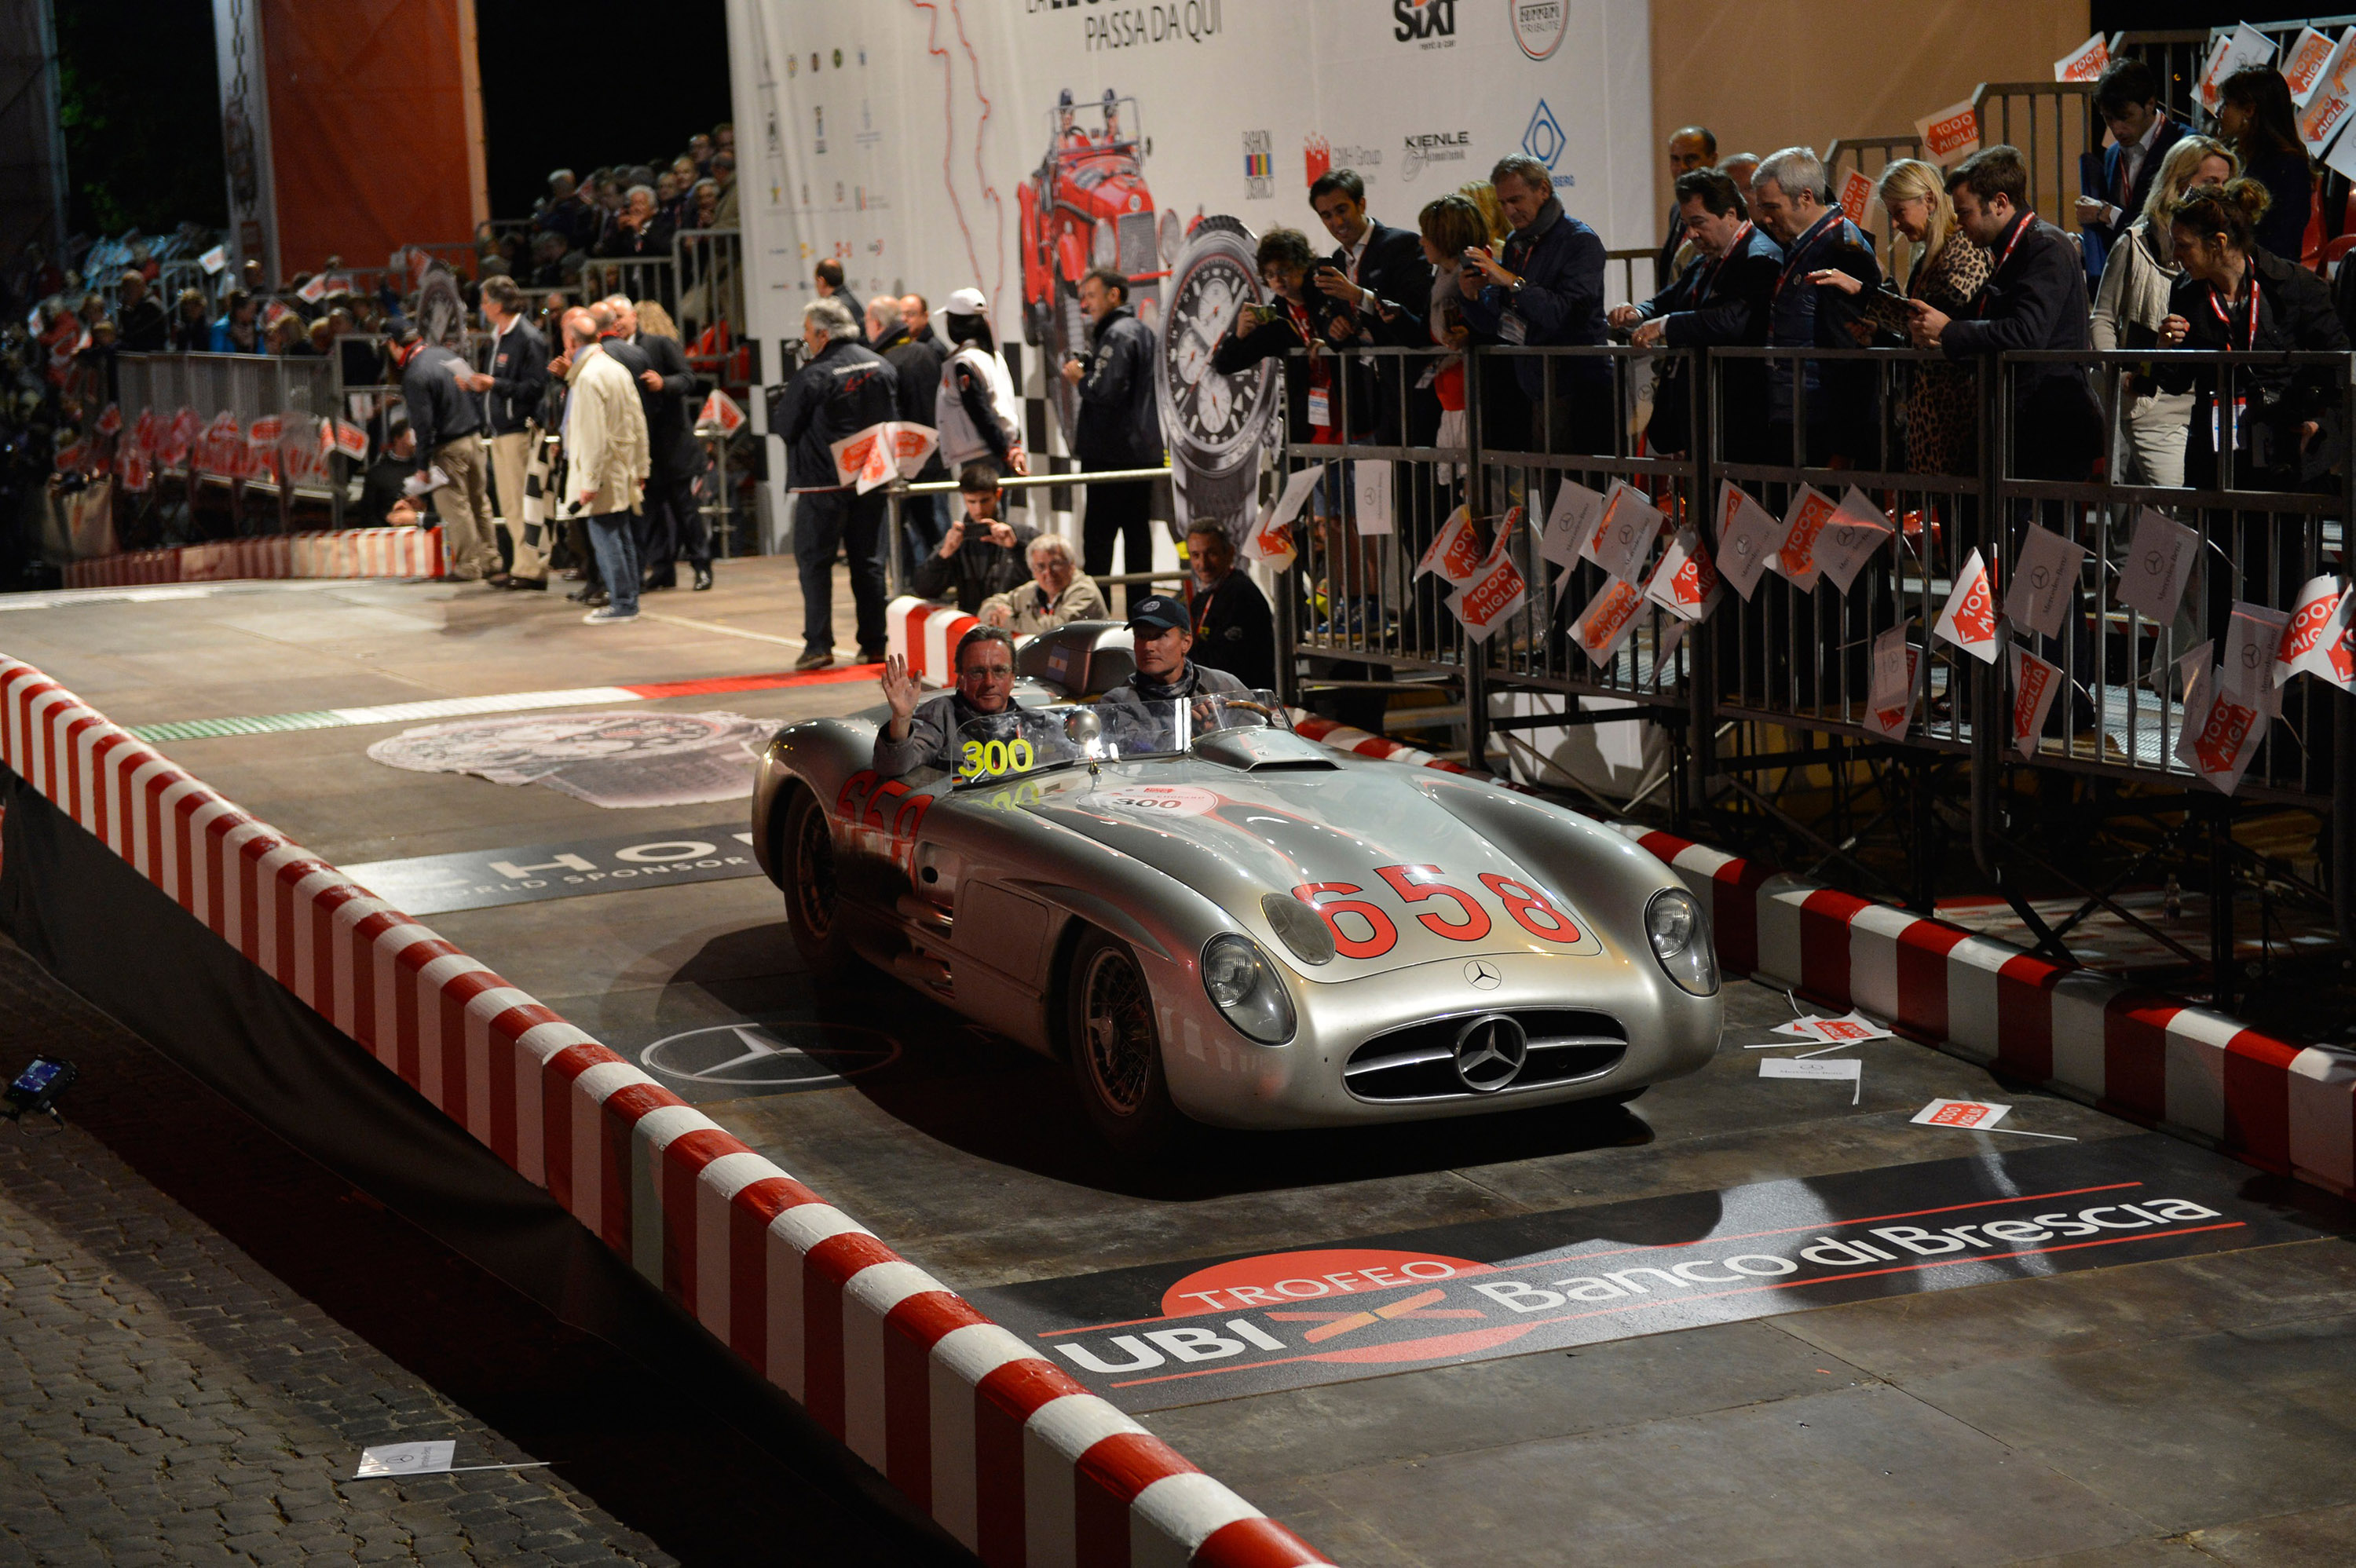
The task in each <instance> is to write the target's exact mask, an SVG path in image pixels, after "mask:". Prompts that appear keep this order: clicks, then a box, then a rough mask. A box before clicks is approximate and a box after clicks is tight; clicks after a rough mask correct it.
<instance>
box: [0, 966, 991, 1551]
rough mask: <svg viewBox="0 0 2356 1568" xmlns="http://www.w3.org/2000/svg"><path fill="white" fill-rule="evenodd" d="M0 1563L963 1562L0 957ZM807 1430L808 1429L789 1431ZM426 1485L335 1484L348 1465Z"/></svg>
mask: <svg viewBox="0 0 2356 1568" xmlns="http://www.w3.org/2000/svg"><path fill="white" fill-rule="evenodd" d="M36 1050H38V1051H46V1052H48V1053H51V1054H55V1055H60V1056H64V1057H66V1058H68V1059H69V1060H71V1061H74V1062H75V1063H76V1064H77V1065H78V1066H79V1067H80V1071H81V1079H80V1082H79V1083H77V1084H76V1085H75V1086H74V1087H73V1088H72V1090H71V1091H70V1093H68V1094H67V1095H66V1096H65V1098H64V1101H63V1104H62V1108H63V1110H64V1113H65V1115H66V1125H64V1126H63V1127H62V1128H61V1129H60V1128H59V1127H56V1126H54V1125H51V1124H48V1123H47V1122H42V1123H40V1124H37V1125H10V1124H7V1123H5V1122H0V1568H14V1565H15V1564H18V1563H38V1564H59V1565H70V1568H85V1565H89V1564H103V1565H108V1568H138V1565H141V1564H148V1563H432V1564H435V1565H437V1568H439V1565H442V1564H460V1563H499V1564H509V1563H673V1562H685V1563H691V1564H695V1563H721V1564H726V1565H728V1568H736V1565H737V1564H747V1563H759V1564H763V1565H765V1568H766V1565H768V1564H779V1565H795V1568H798V1565H801V1564H810V1565H813V1568H816V1565H821V1564H822V1565H824V1568H836V1565H838V1564H853V1563H856V1564H871V1563H872V1564H879V1565H883V1564H888V1565H890V1568H913V1565H924V1564H932V1563H942V1564H948V1563H957V1562H960V1561H963V1562H970V1561H971V1559H970V1558H968V1557H965V1556H964V1554H963V1553H962V1552H960V1551H959V1550H958V1548H957V1547H956V1545H955V1544H954V1543H953V1542H951V1541H948V1539H947V1538H946V1537H945V1536H943V1535H941V1534H940V1533H939V1532H938V1531H937V1529H935V1528H934V1527H932V1526H931V1525H929V1523H927V1522H926V1521H925V1520H922V1519H921V1518H919V1517H918V1516H916V1515H914V1514H913V1513H912V1512H911V1511H910V1510H908V1509H907V1507H906V1505H905V1502H903V1501H901V1500H899V1499H896V1498H895V1497H894V1496H893V1495H892V1494H890V1493H889V1491H888V1488H885V1487H884V1486H883V1482H882V1481H881V1479H880V1478H878V1477H874V1476H873V1474H872V1473H871V1472H867V1471H865V1470H864V1468H863V1467H860V1466H859V1465H858V1462H857V1461H856V1460H853V1459H851V1457H850V1456H848V1454H847V1453H845V1452H844V1451H843V1450H841V1447H840V1445H837V1444H835V1443H834V1442H833V1440H832V1439H831V1438H828V1437H826V1436H825V1435H823V1434H822V1433H816V1429H815V1428H814V1427H812V1426H811V1425H810V1424H809V1422H808V1421H807V1419H806V1418H805V1417H802V1416H800V1415H799V1414H798V1413H796V1412H793V1411H792V1410H791V1409H790V1408H789V1407H786V1406H784V1404H783V1402H782V1401H779V1400H776V1399H775V1398H774V1396H772V1395H771V1394H769V1393H768V1392H766V1391H765V1390H762V1389H760V1388H758V1387H757V1386H756V1385H755V1382H754V1380H752V1379H750V1378H748V1377H745V1376H744V1375H743V1374H742V1373H741V1371H740V1370H738V1369H736V1368H735V1367H734V1363H733V1362H731V1361H730V1360H728V1359H727V1357H726V1356H725V1353H724V1352H722V1351H720V1350H719V1349H717V1348H716V1347H712V1346H711V1345H709V1344H707V1343H705V1342H703V1341H702V1340H701V1339H700V1338H699V1337H697V1336H695V1335H694V1332H693V1330H691V1329H685V1328H683V1329H682V1332H681V1338H680V1347H679V1348H678V1349H672V1350H666V1351H665V1354H666V1355H667V1356H668V1357H669V1360H667V1361H666V1363H665V1365H664V1368H663V1370H661V1371H649V1370H648V1366H647V1365H646V1364H645V1363H643V1362H641V1361H639V1360H636V1359H634V1358H633V1357H631V1356H629V1355H626V1354H625V1353H623V1352H622V1351H620V1350H618V1349H616V1348H615V1347H614V1346H612V1345H610V1344H608V1343H606V1342H605V1340H603V1339H596V1338H594V1337H593V1336H591V1335H588V1334H585V1333H583V1332H581V1331H579V1330H577V1329H574V1328H570V1327H568V1326H567V1325H565V1324H564V1323H563V1322H562V1321H560V1320H558V1319H556V1318H555V1317H551V1316H550V1315H549V1314H548V1313H546V1312H545V1311H544V1310H542V1309H541V1307H539V1306H538V1305H537V1304H535V1303H533V1302H531V1301H530V1300H529V1299H527V1298H526V1297H524V1296H520V1295H519V1294H518V1293H516V1292H515V1291H513V1290H511V1289H509V1287H508V1286H506V1285H503V1284H501V1283H499V1282H498V1280H496V1279H494V1278H492V1277H491V1276H490V1275H487V1274H485V1273H484V1272H483V1271H482V1270H481V1269H479V1268H477V1266H476V1265H475V1264H472V1263H471V1262H469V1261H468V1260H466V1259H465V1258H463V1257H461V1256H459V1255H458V1254H457V1253H454V1252H452V1251H450V1250H449V1249H447V1248H445V1247H444V1246H442V1245H441V1244H440V1243H437V1242H436V1241H434V1238H432V1237H431V1236H429V1235H427V1234H425V1233H424V1232H422V1231H420V1230H418V1229H417V1228H416V1227H414V1226H412V1225H411V1224H410V1223H409V1222H408V1221H405V1220H402V1218H401V1217H400V1216H398V1215H396V1214H394V1213H391V1212H390V1211H387V1210H386V1209H385V1208H384V1206H383V1205H382V1204H380V1203H379V1202H377V1201H376V1200H374V1199H372V1198H370V1197H369V1196H368V1195H367V1194H366V1193H364V1192H362V1191H360V1190H359V1189H356V1188H354V1187H352V1186H351V1185H350V1184H349V1183H348V1182H347V1181H345V1180H343V1179H341V1178H339V1177H337V1175H336V1174H335V1173H333V1172H331V1171H328V1170H327V1169H325V1168H322V1167H320V1166H318V1165H316V1164H314V1163H312V1162H311V1161H310V1160H308V1159H306V1158H305V1157H303V1156H301V1155H299V1154H297V1153H296V1152H295V1151H294V1150H293V1149H291V1148H289V1147H287V1146H286V1145H285V1144H284V1143H283V1142H281V1141H280V1140H278V1139H277V1138H275V1137H273V1136H271V1135H270V1134H268V1133H267V1132H265V1131H263V1130H262V1129H260V1128H259V1127H257V1126H255V1125H253V1124H252V1123H251V1122H249V1121H248V1120H246V1118H244V1117H243V1116H242V1115H241V1114H240V1113H238V1112H237V1110H236V1109H235V1108H234V1107H233V1106H231V1105H230V1104H228V1103H227V1102H226V1101H224V1100H222V1099H221V1098H220V1096H218V1095H216V1094H214V1093H212V1092H211V1091H210V1090H209V1089H208V1088H206V1087H205V1086H204V1085H203V1084H201V1083H198V1082H197V1081H196V1080H194V1079H193V1078H190V1077H189V1076H187V1074H186V1073H185V1072H182V1071H181V1070H180V1069H179V1068H178V1067H177V1066H176V1065H175V1064H174V1063H172V1062H171V1061H167V1060H166V1059H165V1058H164V1057H162V1056H161V1055H159V1054H158V1053H157V1052H155V1051H153V1050H151V1049H150V1048H149V1047H148V1046H147V1045H146V1044H145V1042H144V1041H143V1040H139V1039H138V1038H137V1037H135V1036H134V1035H132V1034H130V1033H129V1032H128V1031H126V1030H124V1029H122V1028H121V1027H120V1026H119V1025H117V1024H115V1023H114V1022H113V1021H112V1019H108V1018H106V1017H105V1016H104V1015H102V1014H101V1013H99V1012H97V1011H96V1010H95V1009H93V1008H90V1007H89V1006H88V1005H87V1004H85V1003H83V1002H82V1001H81V1000H80V998H79V997H75V996H73V995H72V994H71V993H70V992H68V991H66V990H65V989H63V988H62V987H59V986H58V985H57V984H56V983H55V982H54V981H53V980H51V979H50V978H49V977H48V976H47V975H46V974H45V973H43V972H42V971H41V970H40V969H38V968H37V966H36V965H34V964H33V963H32V962H31V960H30V959H29V958H27V956H26V955H25V954H24V953H23V952H22V951H21V950H19V949H18V948H16V946H15V945H13V944H10V943H9V942H8V941H7V940H6V938H5V937H0V1072H5V1073H6V1074H9V1075H13V1074H14V1073H15V1072H16V1070H17V1069H18V1068H19V1067H21V1066H22V1065H23V1063H24V1061H26V1060H27V1058H29V1057H30V1056H31V1055H32V1054H33V1053H34V1051H36ZM814 1434H815V1435H814ZM430 1439H449V1440H455V1442H456V1444H457V1453H456V1456H455V1463H457V1464H459V1465H462V1466H463V1465H494V1464H501V1463H510V1462H518V1461H524V1460H551V1461H553V1462H554V1465H553V1467H550V1468H540V1469H515V1470H480V1471H475V1472H471V1473H464V1474H454V1475H448V1476H442V1477H414V1478H410V1479H406V1480H402V1481H393V1480H366V1481H363V1480H355V1479H353V1478H351V1477H352V1471H353V1470H354V1468H355V1467H357V1465H358V1463H359V1455H360V1450H361V1449H362V1448H364V1447H367V1446H370V1445H376V1444H380V1443H388V1442H399V1441H404V1440H407V1441H420V1440H430Z"/></svg>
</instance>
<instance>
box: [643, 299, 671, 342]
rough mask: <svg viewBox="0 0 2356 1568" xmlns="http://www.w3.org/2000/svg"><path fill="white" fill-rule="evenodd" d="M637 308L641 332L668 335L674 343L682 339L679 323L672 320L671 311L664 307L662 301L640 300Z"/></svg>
mask: <svg viewBox="0 0 2356 1568" xmlns="http://www.w3.org/2000/svg"><path fill="white" fill-rule="evenodd" d="M637 312H638V330H639V331H640V332H642V333H648V334H651V335H652V336H656V337H668V338H669V339H670V340H671V341H672V342H673V343H677V342H679V341H680V336H679V324H678V323H677V322H674V321H673V320H671V318H670V312H669V311H667V310H665V309H663V307H662V304H661V302H659V301H658V300H640V301H639V302H638V303H637Z"/></svg>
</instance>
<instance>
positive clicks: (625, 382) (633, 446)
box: [564, 305, 648, 626]
mask: <svg viewBox="0 0 2356 1568" xmlns="http://www.w3.org/2000/svg"><path fill="white" fill-rule="evenodd" d="M612 325H614V322H613V316H612V314H611V313H610V312H608V311H607V310H606V309H605V306H603V305H593V306H591V307H589V308H588V309H586V310H572V311H568V312H566V313H565V316H564V350H565V357H566V358H567V359H568V360H570V361H571V364H570V367H569V368H567V370H566V371H565V375H564V380H565V385H566V386H567V388H568V389H569V390H568V392H567V393H566V396H565V399H564V464H565V477H564V507H565V509H566V511H567V512H568V513H570V514H572V515H573V516H575V517H580V518H581V519H582V521H583V522H584V523H585V524H587V525H588V528H589V545H590V548H591V549H594V550H595V551H596V552H597V570H598V571H599V572H601V573H602V574H603V575H604V577H605V592H607V593H608V594H609V595H610V596H611V598H610V601H609V603H606V604H605V605H604V606H602V607H601V608H598V609H595V610H592V611H590V612H589V613H588V614H587V615H585V616H584V617H582V618H583V619H584V621H586V622H587V623H588V624H591V625H593V626H597V625H605V624H610V623H612V622H615V621H630V620H635V619H637V613H638V550H637V538H636V535H635V533H634V531H633V528H632V526H631V518H632V515H633V514H635V513H636V512H637V509H638V507H639V504H640V503H639V496H640V492H641V491H642V490H643V489H644V487H645V485H646V482H647V473H648V455H647V416H646V411H645V410H644V409H643V408H642V407H641V406H640V405H639V403H638V388H637V382H635V381H634V380H632V379H630V373H629V371H627V370H626V369H624V368H622V366H621V364H620V362H619V361H617V360H616V359H615V358H614V357H613V356H612V355H610V354H607V353H606V352H605V350H604V349H603V348H601V347H598V346H597V339H598V336H600V335H601V334H602V333H604V332H605V330H606V329H608V328H610V327H611V326H612Z"/></svg>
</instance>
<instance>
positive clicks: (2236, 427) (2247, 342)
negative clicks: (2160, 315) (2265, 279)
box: [2209, 270, 2258, 451]
mask: <svg viewBox="0 0 2356 1568" xmlns="http://www.w3.org/2000/svg"><path fill="white" fill-rule="evenodd" d="M2247 277H2248V281H2249V284H2250V309H2249V316H2248V319H2247V321H2245V322H2244V334H2243V338H2242V341H2241V343H2240V344H2239V345H2238V347H2241V348H2242V349H2244V351H2246V350H2249V349H2252V348H2255V347H2257V346H2258V275H2257V273H2256V272H2255V271H2254V270H2253V271H2252V272H2249V273H2248V274H2247ZM2209 308H2210V309H2211V310H2212V311H2215V312H2216V313H2217V320H2218V323H2219V325H2222V326H2223V327H2224V329H2225V347H2227V348H2229V349H2230V348H2233V347H2237V346H2236V345H2235V343H2234V342H2233V315H2232V314H2230V313H2228V312H2227V310H2226V309H2225V302H2224V301H2222V300H2221V299H2219V298H2218V297H2217V291H2216V290H2215V289H2214V288H2211V290H2210V291H2209ZM2225 401H2226V400H2225V399H2223V398H2222V397H2220V398H2219V399H2218V400H2217V401H2216V404H2215V406H2214V407H2212V408H2211V410H2210V428H2209V440H2210V443H2211V446H2212V447H2213V448H2214V449H2216V450H2219V451H2222V450H2223V449H2224V448H2225V447H2226V446H2228V445H2231V446H2236V447H2239V446H2245V445H2247V444H2248V443H2249V440H2250V432H2249V431H2248V430H2247V429H2246V428H2244V425H2243V422H2242V415H2243V414H2244V412H2245V411H2247V410H2248V408H2249V403H2250V400H2249V399H2248V398H2247V397H2244V396H2242V395H2240V394H2236V395H2235V396H2234V398H2233V411H2232V413H2231V415H2230V418H2231V421H2232V422H2231V423H2230V424H2228V423H2227V422H2226V421H2227V419H2228V417H2229V416H2228V414H2227V411H2226V408H2225Z"/></svg>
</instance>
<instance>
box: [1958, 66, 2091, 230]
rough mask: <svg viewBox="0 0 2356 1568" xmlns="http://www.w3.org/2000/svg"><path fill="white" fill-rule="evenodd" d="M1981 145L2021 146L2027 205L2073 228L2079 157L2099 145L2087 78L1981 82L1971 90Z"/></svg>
mask: <svg viewBox="0 0 2356 1568" xmlns="http://www.w3.org/2000/svg"><path fill="white" fill-rule="evenodd" d="M1972 107H1973V108H1974V109H1976V110H1977V111H1979V117H1980V145H1981V146H1983V147H1987V146H1994V145H1995V144H1997V143H1999V142H2002V143H2008V144H2011V145H2012V146H2015V147H2018V148H2019V149H2020V156H2021V161H2022V162H2024V163H2025V164H2027V165H2029V207H2030V208H2032V209H2033V210H2035V211H2038V212H2041V213H2046V214H2048V215H2050V217H2051V221H2053V222H2055V223H2058V224H2061V226H2063V227H2064V228H2068V229H2075V228H2076V227H2077V218H2076V204H2075V202H2074V201H2073V200H2072V198H2073V197H2076V196H2077V194H2078V166H2079V165H2078V160H2079V158H2080V156H2081V155H2083V154H2086V153H2098V152H2100V151H2101V150H2102V146H2103V138H2104V134H2105V132H2104V127H2103V123H2102V121H2101V120H2100V119H2099V118H2098V117H2097V116H2096V115H2095V113H2094V83H2093V82H2091V81H1984V82H1982V83H1980V84H1979V86H1978V87H1976V88H1975V89H1974V90H1973V91H1972Z"/></svg>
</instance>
